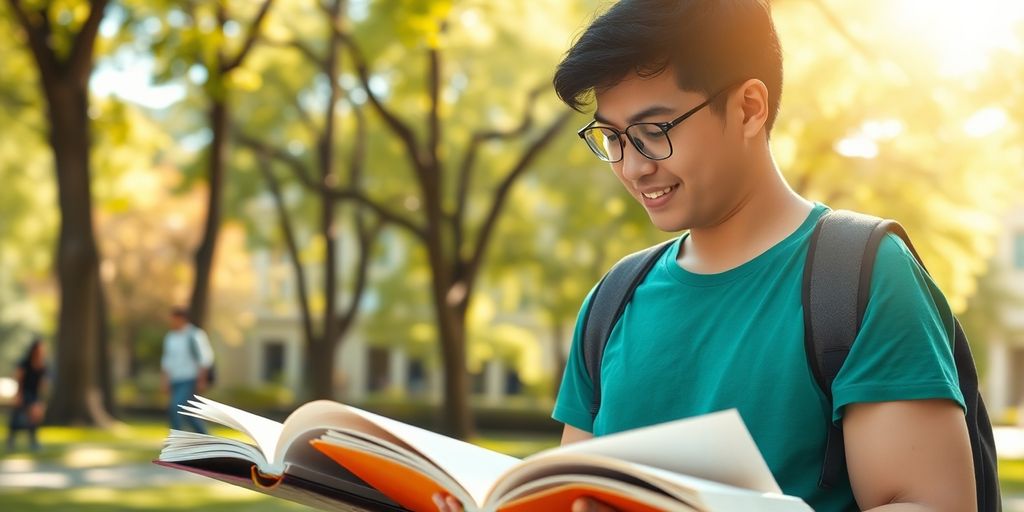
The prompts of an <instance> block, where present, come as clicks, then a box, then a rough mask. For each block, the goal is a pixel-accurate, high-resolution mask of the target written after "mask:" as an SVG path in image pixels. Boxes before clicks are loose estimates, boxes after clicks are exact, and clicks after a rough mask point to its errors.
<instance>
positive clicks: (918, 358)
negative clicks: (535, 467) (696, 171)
mask: <svg viewBox="0 0 1024 512" xmlns="http://www.w3.org/2000/svg"><path fill="white" fill-rule="evenodd" d="M827 209H828V208H827V207H826V206H824V205H822V204H817V205H815V207H814V209H813V210H812V212H811V213H810V215H808V217H807V219H806V220H805V221H804V223H803V224H802V225H801V226H800V227H799V228H798V229H797V230H796V231H794V232H793V233H792V234H790V235H789V236H788V237H786V238H785V239H784V240H782V241H781V242H779V243H778V244H776V245H775V246H774V247H772V248H771V249H769V250H767V251H766V252H764V253H763V254H761V255H760V256H758V257H756V258H754V259H753V260H751V261H749V262H747V263H745V264H743V265H740V266H739V267H736V268H734V269H732V270H728V271H726V272H722V273H720V274H694V273H692V272H688V271H686V270H684V269H682V268H681V267H680V266H679V265H678V264H677V263H676V258H677V256H678V254H679V247H680V242H681V241H682V240H683V239H684V238H685V236H686V235H683V237H680V239H679V240H678V241H676V243H674V244H673V245H672V247H670V248H669V249H668V250H667V251H665V253H664V255H663V256H662V258H661V260H660V261H658V262H657V263H656V264H655V266H654V267H653V268H652V270H651V271H650V273H649V274H648V275H647V277H646V278H645V280H644V281H643V283H641V285H640V286H639V287H638V288H637V290H636V292H635V295H634V297H633V299H632V300H631V301H630V303H629V304H628V306H627V307H626V309H625V311H624V312H623V314H622V317H621V318H620V319H619V321H618V323H617V324H616V326H615V328H614V329H613V330H612V333H611V336H610V338H609V340H608V344H607V345H606V347H605V352H604V357H603V359H602V362H601V409H600V411H599V412H598V414H597V416H596V418H593V419H592V418H591V415H590V402H591V399H592V397H593V392H592V389H593V388H592V385H591V380H590V378H589V376H588V375H587V371H586V368H585V365H584V363H583V354H582V348H581V344H580V335H581V333H580V328H581V324H582V322H581V321H577V326H576V333H575V335H574V338H573V348H572V351H571V353H570V356H569V361H568V364H567V365H566V369H565V374H564V376H563V380H562V387H561V388H560V391H559V394H558V399H557V401H556V403H555V408H554V413H553V414H552V416H553V417H554V418H555V419H556V420H558V421H560V422H562V423H566V424H568V425H572V426H573V427H576V428H578V429H581V430H584V431H587V432H592V433H594V435H598V436H600V435H605V434H611V433H615V432H620V431H623V430H629V429H632V428H638V427H643V426H647V425H652V424H656V423H661V422H665V421H670V420H675V419H679V418H686V417H690V416H695V415H699V414H706V413H710V412H715V411H720V410H723V409H729V408H736V409H738V410H739V412H740V414H741V416H742V417H743V421H744V422H745V423H746V425H747V428H749V429H750V433H751V435H752V436H753V438H754V440H755V441H756V442H757V445H758V447H759V448H760V449H761V452H762V453H763V454H764V458H765V460H766V461H767V462H768V467H769V468H770V469H771V471H772V473H773V474H774V475H775V479H776V480H777V481H778V483H779V485H780V486H781V487H782V490H783V492H785V493H786V494H790V495H793V496H798V497H800V498H803V499H804V501H806V502H807V503H808V504H809V505H810V506H811V507H813V508H814V509H815V510H818V511H839V510H848V509H850V508H851V506H853V505H854V504H855V501H854V498H853V494H852V491H851V489H850V484H849V481H844V482H843V483H842V484H841V485H838V486H836V487H834V488H832V489H830V490H827V491H826V490H822V489H819V488H818V485H817V483H818V477H819V473H820V470H821V463H822V458H823V454H824V449H825V425H826V421H827V418H828V417H831V418H832V419H833V420H834V421H837V422H838V421H840V420H841V419H842V415H843V407H845V406H846V405H849V404H851V403H857V402H881V401H891V400H914V399H928V398H941V399H950V400H954V401H956V402H957V403H958V404H960V406H961V407H963V406H964V400H963V397H962V396H961V394H960V390H959V387H958V384H957V383H958V380H957V374H956V366H955V364H954V362H953V353H952V340H953V325H954V324H953V315H952V313H951V312H950V310H949V306H948V304H947V303H946V300H945V298H944V297H943V296H942V293H941V292H940V291H939V289H938V288H937V287H936V286H935V284H934V283H933V282H932V280H931V279H930V278H929V277H928V275H927V274H926V273H925V272H924V271H922V270H921V268H920V267H919V266H918V265H917V263H916V262H915V260H914V257H913V255H911V254H910V252H909V250H908V249H907V247H906V246H905V245H904V244H903V242H902V241H901V240H900V239H899V238H898V237H896V236H894V235H888V236H887V237H886V238H885V239H883V241H882V244H881V246H880V247H879V249H878V257H877V261H876V263H875V268H874V273H873V276H872V279H871V287H870V295H869V299H868V305H867V309H866V310H865V313H864V318H863V323H862V325H861V330H860V332H859V334H858V336H857V340H856V342H855V343H854V346H853V350H852V351H851V352H850V354H849V356H848V358H847V360H846V363H845V364H844V366H843V368H842V370H841V371H840V373H839V375H838V376H837V377H836V379H835V382H834V384H833V386H832V393H833V397H834V404H833V408H832V410H827V405H826V403H825V398H824V396H823V395H822V394H821V392H820V391H819V390H818V388H817V385H816V384H815V381H814V378H813V376H812V375H811V371H810V369H809V367H808V363H807V358H806V356H805V354H804V323H803V306H802V305H801V300H800V298H801V285H802V277H803V269H804V260H805V258H806V256H807V248H808V245H809V240H810V236H811V233H812V231H813V229H814V225H815V222H816V221H817V219H818V218H819V217H820V216H821V215H822V213H824V212H825V211H827ZM592 293H593V292H591V294H592ZM589 301H590V296H588V297H587V299H586V301H585V302H584V304H583V308H582V309H581V313H582V312H583V311H586V309H587V303H588V302H589Z"/></svg>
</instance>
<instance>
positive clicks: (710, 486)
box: [487, 453, 811, 512]
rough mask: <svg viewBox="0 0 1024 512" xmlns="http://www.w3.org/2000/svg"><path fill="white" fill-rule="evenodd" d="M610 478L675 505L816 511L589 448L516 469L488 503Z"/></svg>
mask: <svg viewBox="0 0 1024 512" xmlns="http://www.w3.org/2000/svg"><path fill="white" fill-rule="evenodd" d="M607 481H616V482H620V483H621V484H624V485H630V486H635V487H637V488H639V489H647V490H649V491H651V492H654V493H656V494H660V495H664V496H666V497H670V498H671V499H673V500H676V501H677V504H676V506H674V507H669V508H670V509H678V508H680V507H682V506H683V504H686V505H689V506H692V507H693V508H695V509H698V510H714V511H716V512H720V511H736V512H745V511H748V510H776V511H793V512H811V509H810V507H808V506H807V505H806V504H805V503H804V502H803V501H801V500H800V499H798V498H793V497H790V496H784V495H782V494H780V493H768V492H760V491H752V490H749V489H742V488H738V487H733V486H729V485H725V484H721V483H718V482H712V481H709V480H704V479H701V478H695V477H692V476H688V475H683V474H678V473H674V472H671V471H667V470H664V469H660V468H656V467H650V466H645V465H643V464H636V463H632V462H628V461H624V460H619V459H614V458H609V457H605V456H601V455H591V454H585V453H561V454H552V455H550V456H547V457H543V458H538V459H533V460H530V461H529V462H525V463H524V464H523V465H522V466H520V467H518V468H516V469H514V470H512V471H510V472H509V473H508V474H507V475H506V476H505V477H503V478H502V479H501V480H500V482H499V483H498V485H497V486H495V489H494V490H493V491H492V495H491V496H490V497H489V499H488V500H489V501H488V507H487V508H489V509H491V508H500V505H501V504H503V503H508V502H510V501H521V500H527V501H530V500H529V491H530V489H534V488H541V489H543V488H544V487H547V486H549V485H550V484H551V483H556V484H564V483H568V482H578V483H589V485H591V486H597V485H598V484H599V483H600V482H607ZM616 485H618V484H616ZM611 489H612V488H611V487H609V488H608V490H611ZM602 495H603V493H602ZM648 503H652V502H650V501H648Z"/></svg>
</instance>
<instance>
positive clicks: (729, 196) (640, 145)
mask: <svg viewBox="0 0 1024 512" xmlns="http://www.w3.org/2000/svg"><path fill="white" fill-rule="evenodd" d="M554 84H555V89H556V91H557V92H558V94H559V96H560V97H561V98H562V99H563V100H564V101H565V102H566V103H568V104H569V105H570V106H572V107H573V108H576V109H578V110H579V109H581V107H582V105H583V104H584V103H586V102H587V100H589V99H590V98H591V97H592V98H593V99H594V100H595V102H596V111H595V113H594V121H593V122H591V123H590V124H588V125H587V126H586V127H584V128H583V129H582V130H581V131H580V136H581V137H582V138H583V139H584V140H585V141H586V142H587V144H588V146H589V147H590V149H591V150H592V151H593V152H594V153H595V155H596V156H597V157H598V158H600V159H601V160H603V161H606V162H609V163H610V165H611V169H612V172H613V173H615V176H616V177H618V178H619V180H620V181H621V182H622V185H623V187H625V189H626V192H627V193H628V194H629V195H631V196H632V197H633V198H634V199H636V200H637V201H638V202H639V203H640V204H641V205H643V207H644V208H645V209H646V211H647V213H648V215H649V217H650V219H651V222H652V223H653V224H654V226H655V227H656V228H658V229H660V230H663V231H669V232H675V231H683V230H688V232H687V233H686V234H684V235H683V236H681V237H680V238H679V239H678V241H677V242H675V243H674V244H673V245H672V247H671V248H670V249H669V250H667V251H666V252H665V254H664V255H663V256H662V258H661V260H660V261H658V262H657V263H656V264H655V266H654V267H653V269H652V270H651V271H650V273H648V274H647V276H646V278H645V280H644V281H643V283H641V285H640V286H639V288H637V290H636V292H635V294H634V296H633V298H632V300H631V301H630V303H629V304H628V306H627V308H626V309H625V311H624V312H623V314H622V316H621V317H620V319H619V321H618V323H617V325H616V326H615V328H614V329H613V331H612V333H611V335H610V338H609V340H608V343H607V345H606V348H605V351H604V355H603V358H602V363H601V364H602V370H601V375H602V378H601V389H602V401H601V407H600V410H599V411H598V413H597V415H596V416H593V417H592V416H591V412H590V404H591V399H592V396H593V388H592V386H591V380H590V377H589V375H588V373H587V371H586V369H585V366H584V362H583V353H582V347H581V335H582V332H581V327H582V326H581V324H582V322H580V321H578V322H577V329H576V333H575V336H574V340H573V348H572V351H571V354H570V358H569V361H568V364H567V367H566V370H565V375H564V377H563V383H562V386H561V390H560V392H559V396H558V400H557V402H556V405H555V409H554V413H553V417H554V418H555V419H557V420H558V421H560V422H562V423H564V424H565V427H564V431H563V435H562V442H563V444H564V443H571V442H575V441H579V440H582V439H587V438H590V437H592V436H594V435H604V434H610V433H614V432H619V431H623V430H627V429H631V428H636V427H642V426H646V425H651V424H655V423H660V422H664V421H669V420H673V419H678V418H685V417H690V416H695V415H699V414H703V413H709V412H713V411H718V410H722V409H727V408H737V409H738V410H739V411H740V414H741V415H742V417H743V419H744V421H745V423H746V424H747V426H748V428H749V429H750V431H751V434H752V435H753V437H754V440H755V441H756V442H757V444H758V446H759V448H760V449H761V450H762V452H763V454H764V456H765V459H766V460H767V462H768V465H769V467H770V469H771V470H772V472H773V474H774V475H775V478H776V480H778V482H779V485H780V486H781V487H782V490H783V491H784V492H785V493H787V494H791V495H795V496H799V497H801V498H802V499H804V500H805V501H806V502H807V503H808V504H809V505H811V507H813V508H814V509H815V510H818V511H845V510H850V509H854V508H859V509H870V510H878V511H900V510H906V511H910V510H949V511H967V510H975V509H976V508H977V504H976V500H975V483H974V472H973V461H972V455H971V447H970V441H969V439H968V433H967V428H966V424H965V421H964V400H963V397H962V396H961V394H960V391H959V388H958V381H957V373H956V368H955V365H954V362H953V356H952V350H951V347H952V339H953V317H952V314H951V313H950V310H949V307H948V305H947V304H946V301H945V299H944V298H943V297H942V294H941V292H939V291H938V289H937V288H936V287H935V285H934V283H932V281H931V280H930V279H929V278H928V277H927V275H925V274H924V273H923V272H922V271H921V270H920V269H919V268H918V266H917V265H916V264H915V263H914V260H913V256H912V255H911V254H910V253H909V251H908V250H907V248H906V247H905V246H904V244H903V243H902V242H901V241H899V240H898V239H897V238H896V237H893V236H890V237H888V238H886V239H885V240H884V241H883V243H882V245H881V247H880V248H879V253H878V257H877V261H876V264H875V265H876V266H875V270H874V272H873V277H872V282H871V287H870V296H869V301H868V306H867V310H866V312H865V315H864V318H863V323H862V326H861V330H860V332H859V334H858V339H857V342H856V343H855V344H854V348H853V350H852V351H851V352H850V354H849V356H848V358H847V360H846V363H845V364H844V366H843V369H842V371H841V372H840V373H839V375H838V376H837V377H836V379H835V382H834V384H833V388H832V391H833V397H834V407H833V408H832V410H826V406H825V402H824V400H823V397H822V396H821V394H820V392H819V390H818V389H817V387H816V384H815V381H814V378H813V377H812V375H811V370H810V369H809V367H808V364H807V359H806V356H805V353H804V324H803V310H802V306H801V297H800V293H801V281H802V273H803V266H804V261H805V258H806V256H807V250H808V245H809V238H810V235H811V232H812V230H813V227H814V225H815V222H816V221H817V219H818V218H819V217H820V216H821V215H822V214H823V213H824V212H825V211H827V207H826V206H824V205H822V204H815V203H811V202H809V201H807V200H805V199H804V198H802V197H800V196H799V195H797V194H796V193H795V192H794V191H793V190H792V189H791V188H790V187H789V186H788V185H787V183H786V182H785V180H784V178H783V177H782V175H781V173H780V172H779V170H778V168H777V167H776V166H775V163H774V161H773V158H772V153H771V149H770V146H769V135H770V133H771V129H772V125H773V123H774V121H775V118H776V114H777V112H778V109H779V98H780V95H781V91H782V57H781V49H780V46H779V42H778V39H777V36H776V33H775V28H774V25H773V22H772V19H771V13H770V9H769V6H768V4H767V0H622V1H620V2H618V3H616V4H615V5H613V6H612V7H611V8H610V10H608V11H607V12H606V13H605V14H604V15H602V16H600V17H599V18H597V19H596V20H595V21H594V22H593V24H592V25H591V26H590V27H589V28H588V29H587V30H586V31H585V32H584V33H583V34H582V36H580V38H579V40H578V41H577V42H576V43H575V45H574V46H573V47H572V49H570V50H569V52H568V55H567V56H566V57H565V59H564V60H563V61H562V63H561V64H560V65H559V67H558V71H557V73H556V75H555V79H554ZM592 293H593V292H592ZM590 298H591V297H587V299H586V301H585V302H584V304H583V308H582V310H581V319H582V312H585V311H586V310H587V305H588V302H589V300H590ZM827 417H832V418H833V420H834V421H836V422H841V426H842V427H843V431H844V435H845V448H846V457H847V469H848V474H849V478H848V480H844V481H843V482H842V484H841V485H838V486H835V487H833V488H831V489H827V490H826V489H821V488H819V487H818V485H817V482H818V476H819V473H820V469H821V462H822V456H823V453H824V450H825V436H826V429H825V425H824V422H823V421H822V420H823V418H827ZM453 505H457V504H455V503H451V502H450V501H449V503H446V504H444V507H442V509H447V508H452V506H453ZM574 510H578V511H583V510H595V511H597V510H610V509H609V508H608V507H606V506H604V505H602V504H600V503H596V502H593V501H589V500H580V501H579V502H577V503H576V504H575V506H574Z"/></svg>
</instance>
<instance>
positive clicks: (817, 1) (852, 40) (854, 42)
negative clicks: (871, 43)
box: [811, 0, 878, 61]
mask: <svg viewBox="0 0 1024 512" xmlns="http://www.w3.org/2000/svg"><path fill="white" fill-rule="evenodd" d="M811 3H812V4H814V6H815V7H817V8H818V10H819V11H821V14H822V16H824V17H825V21H827V22H828V24H829V25H832V28H833V29H835V31H836V32H839V35H840V36H841V37H842V38H843V39H845V40H846V42H847V43H849V44H850V46H852V47H853V49H854V50H857V52H858V53H860V54H861V56H863V57H865V58H867V59H868V60H872V61H874V60H878V58H877V56H876V55H875V54H874V52H872V51H871V50H869V49H868V47H866V46H864V44H862V43H861V42H860V41H859V40H858V39H857V38H856V37H854V36H853V34H851V33H850V31H849V30H847V29H846V25H844V24H843V21H842V20H841V19H839V16H836V13H834V12H833V11H832V8H830V7H829V6H828V5H827V4H826V3H825V1H824V0H811Z"/></svg>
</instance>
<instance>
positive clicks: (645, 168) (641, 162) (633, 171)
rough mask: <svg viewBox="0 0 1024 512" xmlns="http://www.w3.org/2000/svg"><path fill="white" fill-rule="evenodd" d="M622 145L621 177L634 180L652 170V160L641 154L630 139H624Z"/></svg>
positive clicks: (653, 166)
mask: <svg viewBox="0 0 1024 512" xmlns="http://www.w3.org/2000/svg"><path fill="white" fill-rule="evenodd" d="M624 146H625V147H623V148H622V177H623V178H626V179H628V180H633V181H635V180H638V179H640V178H642V177H644V176H646V175H648V174H651V173H653V172H654V169H655V167H656V164H655V162H654V160H651V159H650V158H647V157H646V156H644V155H643V154H641V153H640V151H639V150H638V149H636V146H634V145H633V143H632V141H626V144H624Z"/></svg>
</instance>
